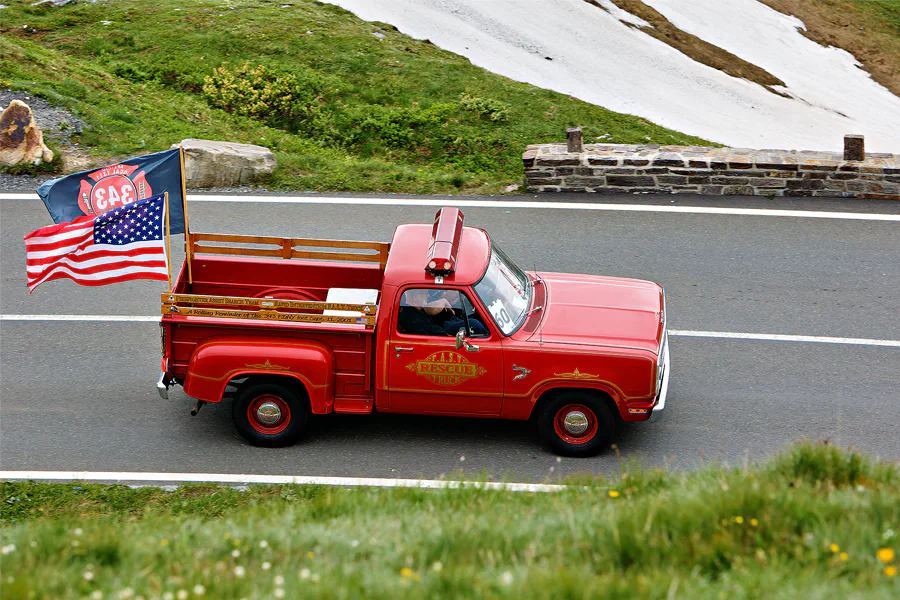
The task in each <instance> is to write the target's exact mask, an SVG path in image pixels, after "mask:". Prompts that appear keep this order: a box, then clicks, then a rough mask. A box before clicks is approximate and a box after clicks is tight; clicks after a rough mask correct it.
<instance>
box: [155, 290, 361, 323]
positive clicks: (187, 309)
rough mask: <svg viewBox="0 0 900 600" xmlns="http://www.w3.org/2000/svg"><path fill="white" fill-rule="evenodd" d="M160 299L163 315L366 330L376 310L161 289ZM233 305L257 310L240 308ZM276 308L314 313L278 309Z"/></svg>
mask: <svg viewBox="0 0 900 600" xmlns="http://www.w3.org/2000/svg"><path fill="white" fill-rule="evenodd" d="M161 300H162V314H163V315H180V316H185V317H218V318H227V319H254V320H260V321H290V322H294V323H340V324H345V325H364V326H365V328H366V329H374V327H375V314H376V313H377V312H378V305H377V304H337V303H334V302H313V301H306V300H277V299H274V298H240V297H233V296H200V295H196V294H174V293H171V292H164V293H163V294H162V297H161ZM197 304H200V305H214V306H215V308H198V307H197V306H195V305H197ZM185 305H189V306H185ZM221 307H227V308H221ZM236 307H241V308H243V309H256V310H241V309H240V308H236ZM278 309H287V310H293V311H316V312H281V311H279V310H278ZM326 310H339V311H353V312H358V313H360V315H359V316H339V315H326V314H319V312H318V311H321V312H322V313H324V311H326Z"/></svg>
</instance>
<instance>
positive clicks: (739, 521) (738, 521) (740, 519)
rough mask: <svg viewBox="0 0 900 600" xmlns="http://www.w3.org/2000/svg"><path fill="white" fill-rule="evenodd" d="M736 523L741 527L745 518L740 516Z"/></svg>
mask: <svg viewBox="0 0 900 600" xmlns="http://www.w3.org/2000/svg"><path fill="white" fill-rule="evenodd" d="M734 522H735V523H737V524H738V525H740V524H741V523H743V522H744V517H742V516H740V515H738V516H737V517H735V518H734Z"/></svg>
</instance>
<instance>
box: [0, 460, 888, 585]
mask: <svg viewBox="0 0 900 600" xmlns="http://www.w3.org/2000/svg"><path fill="white" fill-rule="evenodd" d="M570 483H573V484H574V483H577V484H578V485H574V486H572V487H571V488H569V489H567V490H565V491H562V492H559V493H535V494H530V493H509V492H500V491H485V490H479V489H471V488H469V489H462V490H441V491H425V490H415V489H338V488H327V487H298V486H251V487H249V488H248V489H247V490H246V491H236V490H233V489H229V488H224V487H214V486H201V485H190V486H183V487H180V488H178V489H176V490H175V491H164V490H160V489H155V488H143V489H129V488H127V487H123V486H104V485H87V484H80V485H79V484H35V483H9V482H7V483H3V484H2V487H0V491H2V500H3V504H2V507H3V508H2V513H0V542H2V546H3V547H4V555H3V556H2V561H3V562H2V579H0V595H2V597H4V598H28V597H35V598H81V597H91V594H92V593H96V592H99V593H100V594H101V595H102V597H104V598H120V597H128V596H129V595H130V594H132V595H133V596H141V597H143V598H163V597H167V596H165V594H167V593H169V594H173V595H177V594H178V592H179V591H180V590H184V592H186V593H187V594H188V596H184V597H196V596H197V594H196V593H195V586H202V590H200V588H197V590H196V591H202V592H203V594H204V595H205V596H206V597H211V598H241V597H244V598H264V597H272V595H273V594H275V593H276V590H277V589H282V590H284V592H285V595H286V597H323V598H359V597H374V598H459V597H489V598H522V597H530V598H531V597H535V598H623V597H647V598H723V597H727V598H804V599H808V598H847V597H866V598H895V597H897V594H898V593H900V577H897V576H891V575H890V573H892V572H894V571H892V569H896V567H898V566H900V562H898V559H897V557H896V556H894V557H891V556H890V554H891V552H892V551H893V552H894V553H896V552H897V551H898V550H900V537H898V536H900V473H898V469H897V466H896V465H889V464H883V463H877V462H875V461H873V460H871V459H870V458H867V457H865V456H863V455H861V454H858V453H855V452H851V451H847V450H839V449H835V448H833V447H830V446H826V445H813V444H801V445H798V446H794V447H792V448H789V449H787V450H785V451H783V452H782V453H781V454H780V455H779V456H777V457H776V458H774V459H772V460H770V461H768V462H766V463H764V464H762V465H759V466H754V467H745V468H729V467H725V466H721V465H719V466H715V465H713V466H707V467H704V468H701V469H699V470H697V471H693V472H689V473H666V472H662V471H659V470H639V469H625V470H624V471H623V473H622V475H621V476H620V477H617V478H615V479H611V480H603V479H601V478H588V477H584V478H580V479H578V480H577V481H575V480H573V481H571V482H570ZM879 551H880V552H879ZM844 553H846V554H844ZM96 597H99V596H96ZM176 597H177V596H176Z"/></svg>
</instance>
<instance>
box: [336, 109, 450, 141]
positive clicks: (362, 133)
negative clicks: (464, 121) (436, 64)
mask: <svg viewBox="0 0 900 600" xmlns="http://www.w3.org/2000/svg"><path fill="white" fill-rule="evenodd" d="M457 108H458V106H457V105H456V104H453V103H439V104H432V105H431V106H428V107H426V108H405V107H404V108H391V107H387V106H381V105H379V104H366V105H363V106H359V107H354V108H351V109H348V110H347V111H346V112H345V113H343V114H342V115H341V116H340V117H338V119H337V121H338V123H339V131H337V132H335V134H336V135H339V136H340V139H338V140H336V141H338V142H340V143H342V144H344V145H348V146H360V145H362V146H368V147H370V148H372V147H373V142H375V143H376V144H375V145H377V143H381V144H383V145H385V146H387V147H390V148H407V149H408V148H411V147H413V146H415V145H417V144H421V143H422V142H424V141H425V140H426V139H428V138H429V137H432V136H438V135H440V133H441V129H442V127H443V125H444V124H445V123H446V122H447V119H448V117H449V115H450V114H451V113H453V112H454V111H455V110H457Z"/></svg>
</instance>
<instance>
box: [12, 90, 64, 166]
mask: <svg viewBox="0 0 900 600" xmlns="http://www.w3.org/2000/svg"><path fill="white" fill-rule="evenodd" d="M52 160H53V151H52V150H50V148H48V147H47V146H45V145H44V134H43V133H42V132H41V128H40V127H38V125H37V123H35V121H34V115H33V114H31V107H30V106H28V105H27V104H25V103H24V102H22V101H20V100H13V101H12V102H10V103H9V106H7V107H6V110H4V111H3V114H0V165H7V166H9V165H18V164H21V163H30V164H32V165H39V164H41V162H50V161H52Z"/></svg>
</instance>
